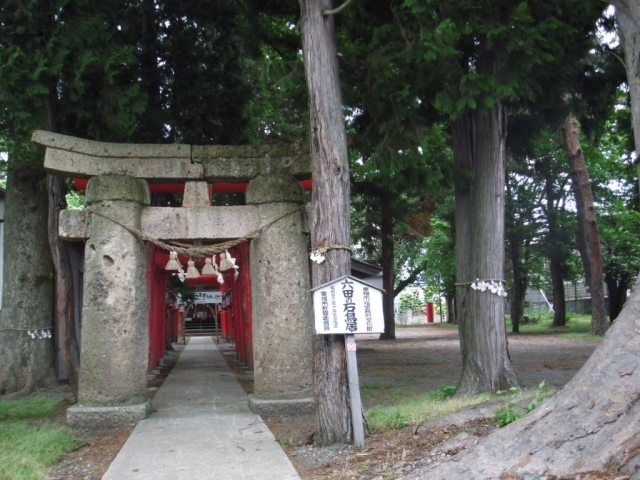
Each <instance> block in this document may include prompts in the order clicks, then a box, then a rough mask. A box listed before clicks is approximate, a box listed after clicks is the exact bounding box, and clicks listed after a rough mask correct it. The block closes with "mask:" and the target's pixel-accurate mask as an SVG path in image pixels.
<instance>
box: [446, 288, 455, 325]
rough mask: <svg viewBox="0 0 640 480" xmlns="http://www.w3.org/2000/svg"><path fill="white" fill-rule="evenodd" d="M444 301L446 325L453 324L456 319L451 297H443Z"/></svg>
mask: <svg viewBox="0 0 640 480" xmlns="http://www.w3.org/2000/svg"><path fill="white" fill-rule="evenodd" d="M444 301H445V303H446V304H447V323H453V322H454V321H455V318H456V316H455V312H454V308H455V307H454V305H453V296H451V295H445V296H444Z"/></svg>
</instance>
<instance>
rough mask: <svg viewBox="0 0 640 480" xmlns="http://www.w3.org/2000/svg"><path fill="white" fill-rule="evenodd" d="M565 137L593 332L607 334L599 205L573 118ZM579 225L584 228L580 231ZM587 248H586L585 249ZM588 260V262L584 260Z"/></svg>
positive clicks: (565, 128) (565, 126)
mask: <svg viewBox="0 0 640 480" xmlns="http://www.w3.org/2000/svg"><path fill="white" fill-rule="evenodd" d="M562 140H563V143H564V148H565V151H566V152H567V158H568V159H569V165H570V169H571V170H570V173H571V187H572V189H573V192H574V195H575V199H576V209H577V212H578V225H579V227H578V237H579V238H580V235H582V236H583V238H584V236H586V242H585V241H584V240H582V241H580V240H579V241H578V248H579V249H580V254H581V257H582V261H583V264H584V265H585V272H588V273H589V274H590V275H588V276H587V280H588V282H589V289H590V291H591V334H592V335H604V332H605V331H606V330H607V327H608V322H607V308H606V304H605V301H604V288H603V282H604V273H603V260H602V248H601V246H600V232H599V230H598V221H597V219H596V207H595V204H594V202H593V194H592V192H591V182H590V181H589V173H588V172H587V165H586V162H585V159H584V152H583V151H582V148H581V147H580V137H579V132H578V125H577V124H576V122H575V120H574V119H573V118H572V117H570V116H569V117H567V118H566V119H565V120H564V122H563V123H562ZM580 226H582V227H583V231H582V232H581V229H580ZM585 250H586V251H585ZM585 260H586V262H585Z"/></svg>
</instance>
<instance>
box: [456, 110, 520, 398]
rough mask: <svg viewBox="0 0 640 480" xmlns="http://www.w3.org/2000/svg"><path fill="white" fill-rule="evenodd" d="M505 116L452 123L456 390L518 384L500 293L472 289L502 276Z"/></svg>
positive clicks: (473, 115) (495, 113)
mask: <svg viewBox="0 0 640 480" xmlns="http://www.w3.org/2000/svg"><path fill="white" fill-rule="evenodd" d="M506 117H507V115H506V111H505V108H504V107H503V105H502V104H501V102H498V103H496V104H495V105H494V106H493V107H492V108H491V110H490V111H489V112H488V113H487V114H482V113H480V112H478V111H467V112H466V113H464V114H463V115H462V116H461V117H460V118H459V119H458V120H456V121H455V122H454V124H453V127H452V137H453V158H454V167H455V168H456V170H457V171H458V172H461V175H464V176H465V177H464V178H460V179H458V181H457V182H456V189H455V197H456V219H455V221H456V282H457V286H456V303H457V307H458V309H457V318H458V323H459V325H460V327H459V334H460V345H461V350H462V362H463V365H462V375H461V378H460V382H459V384H458V391H457V394H458V395H465V394H476V393H480V392H496V391H498V390H502V389H507V388H509V387H519V382H518V379H517V378H516V375H515V372H514V370H513V367H512V365H511V360H510V359H509V353H508V348H507V333H506V326H505V321H504V320H505V315H504V298H503V297H499V296H498V295H495V294H492V293H490V292H487V291H485V292H480V291H477V290H473V289H471V288H470V284H471V282H473V281H475V280H476V279H480V280H494V279H495V280H502V278H503V265H504V178H505V170H504V169H505V166H504V161H505V140H506V133H507V132H506V123H507V118H506Z"/></svg>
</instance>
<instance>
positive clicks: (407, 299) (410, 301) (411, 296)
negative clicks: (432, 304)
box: [398, 292, 424, 314]
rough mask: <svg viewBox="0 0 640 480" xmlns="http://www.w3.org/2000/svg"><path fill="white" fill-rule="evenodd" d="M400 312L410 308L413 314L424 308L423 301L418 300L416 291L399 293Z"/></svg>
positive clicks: (418, 296)
mask: <svg viewBox="0 0 640 480" xmlns="http://www.w3.org/2000/svg"><path fill="white" fill-rule="evenodd" d="M398 310H399V311H400V312H404V311H405V310H412V311H413V313H414V314H418V313H420V311H423V310H424V302H423V301H422V300H420V295H419V294H418V292H413V293H403V294H402V295H400V306H399V307H398Z"/></svg>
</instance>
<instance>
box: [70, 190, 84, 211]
mask: <svg viewBox="0 0 640 480" xmlns="http://www.w3.org/2000/svg"><path fill="white" fill-rule="evenodd" d="M66 198H67V209H68V210H82V209H83V208H84V192H80V191H76V190H70V191H69V193H67V196H66Z"/></svg>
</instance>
